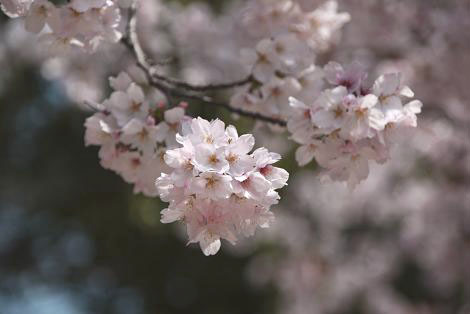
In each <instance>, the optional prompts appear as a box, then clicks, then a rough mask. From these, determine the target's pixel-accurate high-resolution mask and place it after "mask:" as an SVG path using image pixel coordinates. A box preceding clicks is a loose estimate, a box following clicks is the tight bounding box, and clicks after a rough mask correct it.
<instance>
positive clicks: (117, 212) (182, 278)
mask: <svg viewBox="0 0 470 314" xmlns="http://www.w3.org/2000/svg"><path fill="white" fill-rule="evenodd" d="M173 1H174V0H173ZM179 2H182V3H184V4H189V3H191V2H196V0H180V1H179ZM197 2H202V1H200V0H199V1H197ZM206 2H208V3H210V4H211V5H212V6H213V8H214V10H215V11H220V10H221V9H222V7H223V6H224V5H226V4H227V3H229V2H230V1H209V0H207V1H206ZM444 2H445V1H442V3H444ZM6 21H7V19H6V18H5V17H4V16H3V15H1V16H0V28H1V27H4V25H5V23H6ZM9 60H10V61H11V62H10V64H9V67H8V69H7V71H3V72H2V73H0V77H1V81H0V84H1V85H0V144H1V145H0V147H1V153H0V313H6V314H29V313H31V314H32V313H34V314H82V313H100V314H101V313H103V314H106V313H117V314H144V313H159V314H160V313H161V314H167V313H168V314H170V313H171V314H174V313H175V314H178V313H201V314H216V313H217V314H219V313H223V314H248V313H249V314H251V313H256V314H258V313H259V314H261V313H265V314H272V313H277V312H278V311H279V303H280V298H279V294H280V292H279V291H278V289H277V288H276V287H275V285H274V284H272V283H271V284H267V285H257V286H254V285H253V284H251V283H250V281H249V280H248V265H249V264H250V262H251V261H252V260H253V258H254V257H255V256H256V255H258V254H260V253H263V254H265V255H268V256H276V255H282V254H283V247H282V245H280V244H276V243H271V242H269V241H264V242H262V245H260V246H259V247H257V248H256V249H255V250H252V251H250V252H248V253H246V252H245V253H238V252H236V251H232V250H230V248H227V246H224V248H223V249H222V250H221V251H220V252H219V253H218V254H217V255H216V256H215V257H211V258H207V257H205V256H204V255H203V254H202V253H201V252H200V250H199V248H198V247H196V246H194V245H191V246H189V247H186V246H185V241H186V240H185V237H184V236H183V235H182V234H181V233H180V232H179V229H178V228H177V227H175V226H171V225H162V224H161V223H160V222H159V219H160V214H159V212H160V210H161V209H162V208H163V206H164V204H162V203H161V202H159V201H158V200H157V199H149V198H145V197H143V196H136V195H133V193H132V187H131V186H130V185H128V184H126V183H125V182H123V180H122V179H121V178H120V177H118V176H117V175H115V174H114V173H112V172H110V171H106V170H104V169H103V168H102V167H101V166H100V165H99V162H98V157H97V152H98V150H97V148H86V147H85V146H84V143H83V135H84V128H83V123H84V121H85V119H86V117H87V116H88V115H89V113H88V112H85V111H83V110H82V109H80V108H78V107H77V106H76V104H74V103H71V102H70V101H69V100H68V99H67V96H66V95H65V93H64V92H63V89H64V88H63V86H61V82H60V81H50V80H46V79H44V78H43V76H42V75H41V72H40V68H39V67H38V66H37V65H36V64H34V63H31V64H28V63H25V62H24V61H23V59H22V60H21V61H17V60H16V59H15V58H14V57H11V58H10V59H9ZM113 74H115V73H113ZM190 113H191V115H193V116H197V115H201V116H204V117H206V118H215V117H220V118H222V119H223V120H224V121H226V122H227V123H230V122H232V123H233V122H234V120H233V119H232V118H231V116H230V115H229V114H227V113H226V112H224V111H219V110H213V109H212V108H207V107H201V106H198V105H197V104H195V105H194V106H191V108H190ZM236 125H237V128H238V129H239V130H240V133H245V132H247V131H249V130H250V129H252V126H253V122H252V121H250V120H246V119H241V120H239V121H237V122H236ZM293 155H294V154H293V147H292V149H290V150H289V153H288V154H284V155H283V160H282V162H281V163H280V166H281V167H283V168H286V169H287V170H288V171H289V172H294V173H295V172H296V171H297V170H298V168H297V166H296V165H295V162H294V158H293ZM422 165H423V168H421V169H424V170H422V171H423V176H429V175H430V171H435V169H432V165H431V164H429V165H428V166H426V161H423V164H422ZM314 168H315V167H314V166H310V168H308V170H313V169H314ZM418 169H419V168H418ZM451 177H453V178H455V180H457V183H456V184H461V183H462V182H464V183H465V182H467V181H466V180H468V178H465V177H463V178H462V177H461V176H459V173H454V175H452V173H451ZM451 179H452V178H451ZM459 180H460V181H459ZM281 193H282V196H285V198H284V199H283V202H284V203H285V204H287V205H286V206H285V208H293V207H296V206H301V202H300V201H299V200H297V199H296V198H295V196H293V195H292V193H289V190H288V189H285V190H284V191H282V192H281ZM274 211H275V212H276V209H275V210H274ZM296 214H297V215H299V217H300V218H302V217H303V216H305V215H306V216H305V217H306V218H307V219H306V220H308V221H309V223H311V224H312V225H313V226H312V227H313V228H312V229H316V228H319V227H320V226H318V225H316V223H317V221H316V220H315V217H314V215H312V216H310V215H309V214H307V213H305V211H301V210H300V211H298V212H297V213H296ZM362 218H364V219H362ZM399 228H400V221H398V220H397V221H392V222H390V223H389V224H387V225H376V224H375V222H374V221H369V220H368V219H367V217H366V216H364V217H358V219H357V223H356V224H354V225H351V226H349V227H348V228H347V229H345V230H342V232H343V237H344V238H345V239H347V242H346V243H347V246H346V247H345V249H350V250H355V249H356V248H355V247H354V245H355V243H357V242H358V239H360V238H361V237H365V236H367V237H372V238H374V239H383V238H389V240H390V241H392V242H393V241H394V239H393V237H394V236H396V232H397V231H398V230H399ZM268 266H269V265H268ZM467 266H468V265H467ZM398 268H399V270H398V271H397V272H396V274H395V276H394V278H393V288H394V289H395V290H396V291H397V292H398V293H399V294H400V295H401V296H403V297H404V298H405V299H407V300H409V301H410V302H411V303H416V304H419V303H423V302H424V303H428V304H430V305H431V306H432V304H433V302H435V303H447V304H451V308H452V309H453V310H455V312H452V313H463V312H458V311H459V309H460V308H461V307H462V306H463V304H464V303H465V302H466V301H468V299H467V298H466V297H467V296H468V295H466V293H468V290H466V286H465V283H466V282H465V279H464V278H462V281H461V283H460V284H458V285H456V286H455V287H454V289H453V291H449V292H448V293H447V294H446V296H445V297H442V296H440V295H436V294H435V292H434V291H432V290H430V289H429V288H428V285H427V283H426V277H425V276H423V269H422V268H420V267H419V265H417V263H416V261H415V260H414V259H413V258H411V257H410V258H407V257H406V256H405V257H404V258H403V259H402V261H401V264H400V265H399V267H398ZM348 313H350V314H360V313H365V311H364V309H363V305H362V301H361V296H360V295H359V296H358V297H357V300H356V301H355V302H354V306H352V307H350V308H349V310H348V311H347V312H341V314H348ZM449 313H450V312H449ZM338 314H340V313H338Z"/></svg>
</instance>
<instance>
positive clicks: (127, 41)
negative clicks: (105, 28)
mask: <svg viewBox="0 0 470 314" xmlns="http://www.w3.org/2000/svg"><path fill="white" fill-rule="evenodd" d="M136 13H137V12H136V8H135V6H133V7H132V8H130V9H129V17H130V18H129V23H128V27H127V34H126V36H124V37H123V39H122V42H123V43H124V45H125V46H126V47H127V48H128V49H129V50H130V51H131V52H132V54H133V55H134V57H135V58H136V60H137V65H138V66H139V67H140V68H141V69H142V70H143V71H144V72H145V74H146V76H147V79H148V81H149V84H150V85H152V86H154V87H155V88H157V89H159V90H161V91H162V92H163V93H164V94H165V95H166V97H167V98H171V97H179V98H183V99H191V100H196V101H198V102H200V103H202V104H204V105H207V106H216V107H220V108H224V109H226V110H228V111H230V112H232V113H234V114H237V115H240V116H244V117H249V118H251V119H254V120H259V121H263V122H268V123H271V124H275V125H279V126H286V125H287V122H286V121H284V120H281V119H277V118H273V117H269V116H265V115H263V114H261V113H258V112H252V111H248V110H244V109H240V108H235V107H233V106H231V105H229V104H227V103H222V102H215V101H213V100H212V98H211V97H208V96H201V95H199V94H197V92H203V91H213V90H219V89H227V88H233V87H237V86H242V85H245V84H248V83H250V82H254V81H255V80H254V78H253V76H252V75H250V76H248V77H247V78H245V79H242V80H239V81H234V82H230V83H222V84H209V85H192V84H189V83H187V82H184V81H180V80H177V79H174V78H168V77H165V76H163V75H161V74H158V73H157V72H156V69H155V66H154V64H155V63H154V62H153V61H152V59H150V58H149V57H148V56H147V55H146V53H145V52H144V50H143V48H142V45H141V44H140V41H139V37H138V35H137V30H136V27H137V15H136ZM168 100H170V99H168Z"/></svg>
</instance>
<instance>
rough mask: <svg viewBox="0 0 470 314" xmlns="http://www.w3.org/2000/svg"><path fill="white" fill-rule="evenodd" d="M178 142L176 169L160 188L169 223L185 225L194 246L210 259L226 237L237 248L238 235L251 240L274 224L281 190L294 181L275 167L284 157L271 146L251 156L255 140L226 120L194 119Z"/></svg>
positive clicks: (169, 155)
mask: <svg viewBox="0 0 470 314" xmlns="http://www.w3.org/2000/svg"><path fill="white" fill-rule="evenodd" d="M176 139H177V141H178V143H180V144H181V145H182V147H180V148H176V149H173V150H168V151H167V152H166V154H165V155H164V159H165V162H166V163H167V165H168V166H169V167H171V168H172V171H171V172H170V173H169V174H165V173H163V174H162V175H161V176H160V177H159V178H158V180H157V184H156V185H157V187H158V192H159V194H160V198H161V199H162V200H163V201H166V202H169V203H170V204H169V207H168V208H167V209H164V210H163V211H162V220H161V221H162V222H163V223H171V222H174V221H182V222H184V223H185V224H186V227H187V233H188V237H189V243H197V242H199V245H200V247H201V249H202V251H203V253H204V254H205V255H214V254H216V253H217V252H218V250H219V248H220V245H221V242H220V240H221V239H225V240H227V241H229V242H230V243H232V244H235V242H236V241H237V235H238V234H242V235H244V236H251V235H253V234H254V232H255V229H256V228H257V227H258V226H259V227H261V228H265V227H268V226H269V224H270V223H271V221H272V220H273V218H274V217H273V213H272V212H271V211H270V207H271V205H274V204H276V203H277V202H278V200H279V194H278V193H277V192H276V190H277V189H279V188H281V187H283V186H285V185H286V184H287V179H288V177H289V174H288V173H287V171H285V170H284V169H281V168H278V167H274V166H273V165H272V164H274V163H275V162H277V161H278V160H280V158H281V157H280V155H278V154H276V153H271V152H269V151H268V150H267V149H266V148H258V149H256V150H255V151H253V152H252V153H251V154H250V152H251V150H252V148H253V146H254V144H255V139H254V137H253V136H252V135H251V134H245V135H241V136H239V135H238V133H237V130H236V129H235V127H234V126H231V125H230V126H228V127H227V128H226V127H225V124H224V123H223V122H222V121H220V120H213V121H211V122H209V121H207V120H204V119H202V118H197V119H193V120H192V121H190V122H187V123H185V124H184V125H183V128H182V132H181V134H178V135H177V136H176Z"/></svg>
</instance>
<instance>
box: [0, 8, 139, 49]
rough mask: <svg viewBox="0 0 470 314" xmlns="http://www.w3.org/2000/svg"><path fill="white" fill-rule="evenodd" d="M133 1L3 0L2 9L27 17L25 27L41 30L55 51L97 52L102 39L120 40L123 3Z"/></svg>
mask: <svg viewBox="0 0 470 314" xmlns="http://www.w3.org/2000/svg"><path fill="white" fill-rule="evenodd" d="M128 2H129V1H125V0H124V1H121V2H120V3H117V2H115V1H114V0H72V1H70V2H69V3H67V4H65V5H61V6H55V5H54V4H53V3H52V2H50V1H48V0H0V3H1V7H2V10H3V11H4V12H5V14H7V15H8V16H9V17H12V18H16V17H23V18H24V23H25V29H26V30H27V31H28V32H31V33H41V32H42V35H41V36H40V40H41V41H42V42H45V43H46V45H47V46H48V47H49V48H50V50H51V51H52V52H54V53H63V52H67V51H69V50H70V49H71V47H80V48H83V49H85V50H86V51H89V52H93V51H94V50H95V49H96V48H97V46H98V45H99V44H100V43H101V42H102V41H107V42H112V43H115V42H118V41H119V40H120V39H121V37H122V33H121V32H120V31H119V29H118V27H119V25H120V22H121V13H120V9H119V6H118V4H119V5H121V6H129V5H130V3H128Z"/></svg>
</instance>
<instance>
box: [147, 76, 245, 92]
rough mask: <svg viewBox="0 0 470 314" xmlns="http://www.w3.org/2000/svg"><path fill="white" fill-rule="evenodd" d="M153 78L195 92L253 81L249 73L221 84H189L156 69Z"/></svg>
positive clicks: (231, 86) (225, 87) (230, 86)
mask: <svg viewBox="0 0 470 314" xmlns="http://www.w3.org/2000/svg"><path fill="white" fill-rule="evenodd" d="M151 75H152V76H153V77H154V78H156V79H158V80H161V81H164V82H166V83H168V84H171V85H173V86H175V87H180V88H184V89H187V90H191V91H195V92H205V91H211V90H219V89H228V88H233V87H238V86H242V85H245V84H248V83H250V82H253V81H254V78H253V77H252V76H251V75H250V76H248V77H246V78H244V79H242V80H239V81H234V82H229V83H222V84H207V85H192V84H189V83H188V82H185V81H181V80H178V79H175V78H169V77H166V76H163V75H161V74H158V73H156V71H153V72H152V74H151Z"/></svg>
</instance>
